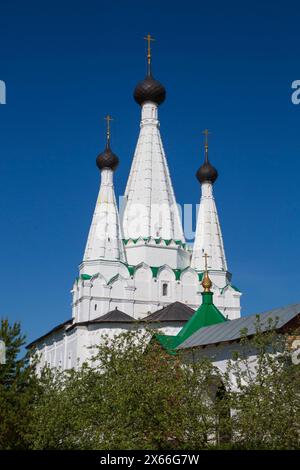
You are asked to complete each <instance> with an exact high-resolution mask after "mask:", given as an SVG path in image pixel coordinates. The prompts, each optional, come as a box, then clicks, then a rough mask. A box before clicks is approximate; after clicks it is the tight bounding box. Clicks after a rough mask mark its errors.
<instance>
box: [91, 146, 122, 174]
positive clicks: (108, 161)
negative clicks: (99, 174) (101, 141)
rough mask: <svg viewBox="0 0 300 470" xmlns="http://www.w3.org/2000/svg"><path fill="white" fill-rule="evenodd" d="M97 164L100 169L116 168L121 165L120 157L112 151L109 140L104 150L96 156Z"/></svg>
mask: <svg viewBox="0 0 300 470" xmlns="http://www.w3.org/2000/svg"><path fill="white" fill-rule="evenodd" d="M96 165H97V167H98V168H99V170H102V169H103V168H110V169H111V170H115V169H116V168H117V166H118V165H119V159H118V157H117V155H115V154H114V153H113V152H112V150H111V148H110V145H109V142H107V144H106V147H105V150H104V152H102V153H100V154H99V155H98V157H97V158H96Z"/></svg>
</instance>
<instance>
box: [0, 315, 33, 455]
mask: <svg viewBox="0 0 300 470" xmlns="http://www.w3.org/2000/svg"><path fill="white" fill-rule="evenodd" d="M0 339H1V340H3V341H4V343H5V346H6V363H5V364H1V365H0V449H26V448H27V447H28V441H27V438H26V435H27V426H28V423H29V422H30V420H31V411H32V405H33V402H34V401H35V394H36V393H37V390H38V388H39V386H38V379H37V377H36V375H35V373H34V364H32V365H30V364H29V358H28V356H27V355H25V357H21V358H20V357H19V356H20V351H21V348H22V346H24V344H25V336H24V335H22V333H21V326H20V324H19V323H14V324H13V325H10V324H9V322H8V320H7V319H3V320H1V323H0Z"/></svg>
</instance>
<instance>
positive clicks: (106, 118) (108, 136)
mask: <svg viewBox="0 0 300 470" xmlns="http://www.w3.org/2000/svg"><path fill="white" fill-rule="evenodd" d="M104 119H105V121H106V142H107V143H109V141H110V121H113V118H112V117H111V116H110V115H109V114H107V115H106V116H105V118H104Z"/></svg>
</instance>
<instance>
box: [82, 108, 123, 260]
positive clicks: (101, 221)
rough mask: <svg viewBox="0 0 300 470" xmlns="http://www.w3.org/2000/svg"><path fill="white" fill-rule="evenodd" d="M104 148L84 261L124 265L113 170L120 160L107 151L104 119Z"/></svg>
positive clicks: (98, 159)
mask: <svg viewBox="0 0 300 470" xmlns="http://www.w3.org/2000/svg"><path fill="white" fill-rule="evenodd" d="M105 120H106V122H107V129H106V147H105V150H104V152H102V153H100V154H99V155H98V157H97V159H96V164H97V166H98V168H99V170H100V171H101V184H100V190H99V195H98V199H97V202H96V207H95V211H94V215H93V220H92V225H91V228H90V232H89V236H88V240H87V244H86V248H85V253H84V258H83V260H84V261H90V260H93V261H94V260H98V259H106V260H119V261H124V262H125V261H126V255H125V250H124V244H123V235H122V232H121V226H120V221H119V213H118V208H117V204H116V197H115V192H114V185H113V174H114V170H115V169H116V168H117V166H118V164H119V159H118V157H117V155H115V154H114V153H113V152H112V150H111V148H110V121H111V120H112V118H111V117H110V116H109V115H107V116H106V118H105Z"/></svg>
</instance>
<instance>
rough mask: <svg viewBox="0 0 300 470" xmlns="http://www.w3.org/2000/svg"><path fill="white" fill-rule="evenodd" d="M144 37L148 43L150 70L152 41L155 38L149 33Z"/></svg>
mask: <svg viewBox="0 0 300 470" xmlns="http://www.w3.org/2000/svg"><path fill="white" fill-rule="evenodd" d="M144 39H145V40H146V41H147V43H148V51H147V61H148V71H150V65H151V41H155V39H154V38H153V37H152V36H151V34H147V36H145V37H144Z"/></svg>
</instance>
